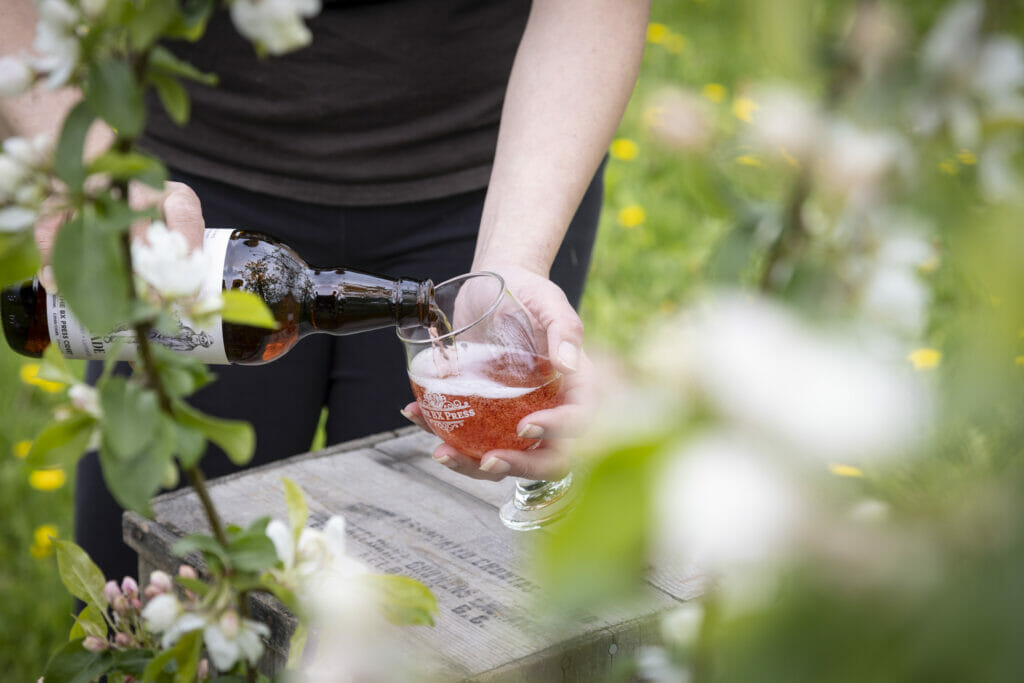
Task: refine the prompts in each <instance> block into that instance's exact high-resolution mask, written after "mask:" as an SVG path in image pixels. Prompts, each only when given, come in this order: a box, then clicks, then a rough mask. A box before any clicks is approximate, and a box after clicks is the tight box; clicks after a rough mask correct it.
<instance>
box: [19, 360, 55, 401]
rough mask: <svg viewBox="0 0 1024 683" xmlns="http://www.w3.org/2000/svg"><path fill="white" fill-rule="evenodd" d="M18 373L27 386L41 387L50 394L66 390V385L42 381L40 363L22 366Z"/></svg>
mask: <svg viewBox="0 0 1024 683" xmlns="http://www.w3.org/2000/svg"><path fill="white" fill-rule="evenodd" d="M18 373H19V374H20V375H21V381H22V382H24V383H25V384H31V385H32V386H35V387H39V388H40V389H42V390H43V391H45V392H47V393H50V394H53V393H56V392H58V391H60V390H61V389H63V388H64V385H63V384H61V383H60V382H51V381H50V380H47V379H40V377H39V363H25V364H24V365H22V366H21V369H20V370H19V371H18Z"/></svg>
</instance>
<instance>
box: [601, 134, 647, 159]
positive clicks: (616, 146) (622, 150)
mask: <svg viewBox="0 0 1024 683" xmlns="http://www.w3.org/2000/svg"><path fill="white" fill-rule="evenodd" d="M639 151H640V148H639V147H637V144H636V143H635V142H633V141H632V140H630V139H629V138H617V139H615V140H613V141H612V144H611V147H610V148H609V150H608V152H609V153H610V154H611V155H612V157H613V158H615V159H618V160H620V161H632V160H633V159H636V155H637V153H638V152H639Z"/></svg>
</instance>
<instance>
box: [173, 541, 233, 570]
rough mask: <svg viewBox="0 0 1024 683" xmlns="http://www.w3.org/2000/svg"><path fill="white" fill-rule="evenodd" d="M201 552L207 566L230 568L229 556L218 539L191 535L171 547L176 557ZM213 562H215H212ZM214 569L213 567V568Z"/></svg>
mask: <svg viewBox="0 0 1024 683" xmlns="http://www.w3.org/2000/svg"><path fill="white" fill-rule="evenodd" d="M194 552H200V553H202V554H203V556H204V557H205V558H206V563H207V565H213V563H214V562H215V563H216V565H218V566H220V567H226V566H228V555H227V551H226V550H225V549H224V546H222V545H221V544H220V543H219V542H218V541H217V539H215V538H213V537H212V536H207V535H206V534H189V535H188V536H185V537H183V538H181V539H180V540H178V541H177V542H176V543H175V544H174V545H173V546H171V553H173V554H174V555H175V556H176V557H181V558H184V557H185V556H186V555H188V554H189V553H194ZM211 560H213V562H211ZM211 568H213V567H211Z"/></svg>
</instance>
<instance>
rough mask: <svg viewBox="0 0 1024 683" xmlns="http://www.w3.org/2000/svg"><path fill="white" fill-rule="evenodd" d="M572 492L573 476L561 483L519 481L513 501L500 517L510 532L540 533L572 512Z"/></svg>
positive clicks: (499, 513) (561, 480)
mask: <svg viewBox="0 0 1024 683" xmlns="http://www.w3.org/2000/svg"><path fill="white" fill-rule="evenodd" d="M571 488H572V474H569V475H568V476H566V477H565V478H563V479H559V480H558V481H527V480H520V481H517V482H516V490H515V493H513V494H512V499H511V500H509V501H508V502H506V503H505V504H504V505H502V506H501V509H500V510H499V512H498V515H499V517H501V521H502V523H503V524H504V525H505V526H507V527H508V528H509V529H515V530H516V531H529V530H531V529H539V528H541V527H542V526H545V525H547V524H550V523H552V522H554V521H556V520H558V519H560V518H561V517H562V516H563V515H565V513H566V512H567V511H568V510H569V508H570V507H571V504H572V500H573V495H572V493H571V492H570V489H571Z"/></svg>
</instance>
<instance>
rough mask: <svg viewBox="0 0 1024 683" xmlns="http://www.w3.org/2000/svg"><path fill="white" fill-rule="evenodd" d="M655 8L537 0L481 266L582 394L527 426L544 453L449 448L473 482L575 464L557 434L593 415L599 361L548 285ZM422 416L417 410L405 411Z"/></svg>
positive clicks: (621, 2) (509, 104)
mask: <svg viewBox="0 0 1024 683" xmlns="http://www.w3.org/2000/svg"><path fill="white" fill-rule="evenodd" d="M649 9H650V3H649V0H535V1H534V3H533V7H532V9H531V12H530V18H529V21H528V22H527V25H526V31H525V33H524V34H523V39H522V42H521V44H520V47H519V51H518V53H517V54H516V59H515V62H514V64H513V68H512V74H511V78H510V80H509V84H508V89H507V91H506V95H505V104H504V109H503V111H502V119H501V129H500V131H499V134H498V147H497V152H496V156H495V160H494V168H493V170H492V172H491V181H490V186H489V188H488V192H487V198H486V200H485V203H484V209H483V216H482V218H481V223H480V235H479V237H478V240H477V248H476V254H475V258H474V262H473V270H493V271H496V272H498V273H500V274H501V275H502V276H504V277H505V280H506V283H507V284H508V286H509V289H511V290H512V291H513V292H514V293H515V294H516V296H517V297H518V298H519V299H520V301H522V302H523V304H524V305H525V306H526V307H527V308H529V309H530V310H531V312H532V313H533V314H534V315H535V316H536V318H537V320H538V321H539V322H540V324H541V325H542V326H543V327H544V329H545V330H546V333H547V342H548V349H549V353H550V355H551V357H552V360H553V361H554V363H555V365H556V367H558V368H559V369H560V370H561V371H562V372H564V373H567V375H569V377H568V381H567V385H568V386H569V387H570V388H571V390H570V391H569V392H567V395H566V403H565V405H563V406H561V407H560V408H555V409H551V410H546V411H541V412H539V413H534V414H533V415H529V416H527V417H526V418H524V419H523V421H522V422H521V423H520V424H519V431H520V434H521V435H522V436H529V437H533V438H541V439H544V441H543V442H542V447H541V448H538V449H536V450H532V451H527V452H520V451H492V452H491V453H488V454H485V455H484V457H483V459H482V461H476V460H474V459H472V458H469V457H467V456H465V455H463V454H461V453H458V452H457V451H455V449H453V448H451V447H450V446H446V445H443V444H442V445H441V446H440V447H438V449H437V450H436V451H435V453H434V458H435V459H436V460H438V461H439V462H441V463H443V464H445V465H447V466H448V467H451V468H452V469H455V470H457V471H459V472H461V473H463V474H466V475H468V476H471V477H476V478H484V479H500V478H502V477H504V476H507V475H512V476H520V477H527V478H531V479H553V478H559V477H561V476H563V475H564V474H565V473H566V471H567V470H568V466H569V463H568V457H567V455H566V454H565V453H564V451H562V450H560V449H559V448H558V447H557V442H555V441H551V440H549V439H551V438H552V437H557V436H559V435H564V434H566V433H567V432H568V431H569V430H568V426H569V425H571V424H573V423H574V422H577V421H578V420H579V418H580V417H581V414H582V413H583V412H584V411H583V408H582V406H581V405H580V403H581V401H582V397H583V396H584V395H585V394H586V390H585V389H584V386H585V379H584V377H583V375H585V374H587V373H586V369H587V367H588V363H587V360H586V357H585V355H583V354H582V352H581V344H582V341H583V324H582V322H581V321H580V319H579V316H578V315H577V314H576V311H575V310H574V309H573V307H572V306H571V305H570V304H569V301H568V300H567V299H566V297H565V294H564V293H563V292H562V290H561V289H559V288H558V287H557V286H556V285H555V284H554V283H552V282H551V281H550V280H549V279H548V275H549V271H550V269H551V264H552V261H553V260H554V258H555V255H556V254H557V253H558V249H559V246H560V245H561V243H562V239H563V238H564V236H565V231H566V229H567V228H568V226H569V223H570V221H571V220H572V218H573V215H574V214H575V212H576V207H577V206H578V205H579V203H580V200H581V199H582V197H583V193H584V192H585V190H586V188H587V186H588V185H589V184H590V181H591V179H592V178H593V176H594V173H595V172H596V171H597V168H598V166H599V165H600V163H601V160H602V159H603V158H604V155H605V152H606V150H607V149H608V145H609V143H610V142H611V139H612V136H613V135H614V134H615V131H616V129H617V128H618V126H619V122H620V120H621V118H622V113H623V111H624V110H625V108H626V104H627V102H628V101H629V97H630V94H631V93H632V90H633V86H634V84H635V82H636V77H637V72H638V71H639V68H640V59H641V56H642V54H643V48H644V40H645V36H646V29H647V17H648V11H649ZM406 411H407V413H408V414H409V415H410V418H411V419H413V420H414V421H416V422H421V420H419V419H418V418H419V415H418V414H417V413H418V411H417V409H416V406H415V404H410V405H409V406H407V407H406Z"/></svg>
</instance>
